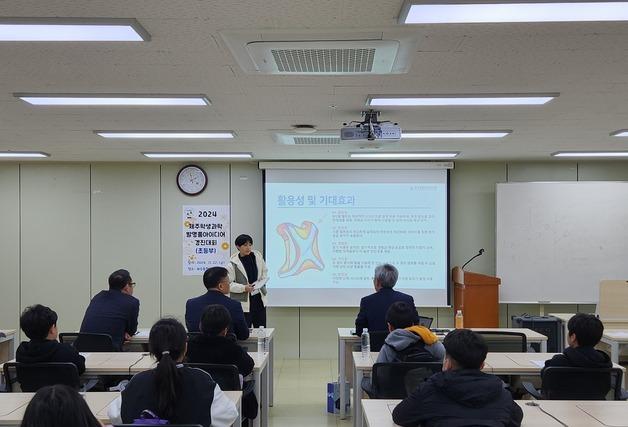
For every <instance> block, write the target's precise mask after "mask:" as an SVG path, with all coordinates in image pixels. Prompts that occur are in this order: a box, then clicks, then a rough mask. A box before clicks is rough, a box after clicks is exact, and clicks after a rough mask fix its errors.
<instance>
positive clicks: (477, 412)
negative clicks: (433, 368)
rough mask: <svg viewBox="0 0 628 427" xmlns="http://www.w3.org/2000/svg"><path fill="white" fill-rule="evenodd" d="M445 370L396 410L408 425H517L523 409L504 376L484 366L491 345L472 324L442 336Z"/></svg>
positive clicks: (398, 419)
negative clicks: (472, 327)
mask: <svg viewBox="0 0 628 427" xmlns="http://www.w3.org/2000/svg"><path fill="white" fill-rule="evenodd" d="M443 345H444V346H445V352H446V353H445V361H444V363H443V372H439V373H437V374H434V375H433V376H431V377H430V378H428V379H427V380H426V381H425V382H424V383H422V384H421V385H419V386H418V387H417V389H416V390H415V391H414V392H412V394H410V396H408V397H406V398H405V399H404V400H402V401H401V403H399V405H397V407H396V408H395V409H394V410H393V414H392V415H393V421H394V422H395V423H397V424H399V425H401V426H404V427H415V426H417V425H419V424H420V425H422V426H424V427H436V426H448V425H452V426H453V425H455V426H462V425H464V426H469V425H492V426H507V427H518V426H520V425H521V420H522V418H523V412H522V410H521V408H520V407H519V405H517V404H516V403H515V402H514V401H513V400H512V397H511V395H510V393H509V392H508V391H507V390H505V389H504V386H503V383H502V381H501V380H500V379H499V378H498V377H496V376H494V375H490V374H485V373H483V372H482V371H481V369H482V367H483V366H484V359H486V354H487V352H488V347H487V345H486V342H485V341H484V339H483V338H482V337H481V336H480V335H478V334H476V333H475V332H473V331H471V330H469V329H457V330H455V331H452V332H450V333H449V334H447V336H446V337H445V339H444V340H443Z"/></svg>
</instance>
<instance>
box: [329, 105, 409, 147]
mask: <svg viewBox="0 0 628 427" xmlns="http://www.w3.org/2000/svg"><path fill="white" fill-rule="evenodd" d="M378 117H379V111H375V110H368V111H362V121H359V122H358V121H353V122H350V123H343V124H342V126H343V127H342V128H340V139H341V140H342V141H382V142H394V141H399V140H400V139H401V128H400V127H399V125H398V124H397V123H392V122H390V121H379V120H378Z"/></svg>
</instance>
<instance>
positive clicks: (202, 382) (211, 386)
mask: <svg viewBox="0 0 628 427" xmlns="http://www.w3.org/2000/svg"><path fill="white" fill-rule="evenodd" d="M148 343H149V347H150V352H151V354H152V355H153V357H154V358H155V359H157V367H156V368H154V369H151V370H148V371H144V372H140V373H139V374H137V375H135V376H134V377H133V378H131V381H129V384H128V385H127V386H126V388H125V389H124V391H123V392H122V397H121V407H120V400H116V401H114V403H113V404H112V405H111V406H110V408H109V416H110V418H111V419H112V421H114V420H115V421H117V420H119V419H120V417H121V418H122V421H123V422H124V423H127V424H129V423H133V422H134V420H139V419H141V418H142V417H143V415H146V414H149V416H151V417H152V418H155V419H156V418H158V419H161V420H168V421H169V422H167V423H165V424H201V425H203V427H210V426H211V427H227V426H230V425H231V424H233V422H234V421H235V420H236V418H237V417H238V411H237V410H236V407H235V404H234V403H233V402H232V401H231V400H229V398H228V397H227V396H226V395H225V394H224V393H223V391H222V390H221V389H220V387H219V386H218V385H217V384H216V383H215V382H214V380H212V378H211V376H209V374H208V373H207V372H205V371H202V370H200V369H195V368H186V367H184V366H183V365H182V364H181V362H182V361H183V359H184V357H185V353H186V350H187V333H186V331H185V328H184V327H183V325H182V324H181V323H179V321H177V320H176V319H161V320H159V321H158V322H157V323H155V324H154V325H153V327H152V328H151V330H150V335H149V338H148ZM144 417H145V418H147V417H146V416H144ZM152 424H156V423H155V422H153V423H152Z"/></svg>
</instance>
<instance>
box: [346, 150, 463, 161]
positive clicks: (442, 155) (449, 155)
mask: <svg viewBox="0 0 628 427" xmlns="http://www.w3.org/2000/svg"><path fill="white" fill-rule="evenodd" d="M458 154H460V153H459V152H438V153H437V152H425V151H424V152H416V153H401V152H400V153H391V152H388V153H349V157H350V158H352V159H388V160H390V159H453V158H454V157H456V156H457V155H458Z"/></svg>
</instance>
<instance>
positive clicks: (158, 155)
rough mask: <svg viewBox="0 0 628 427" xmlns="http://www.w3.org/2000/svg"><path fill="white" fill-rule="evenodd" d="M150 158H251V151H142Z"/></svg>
mask: <svg viewBox="0 0 628 427" xmlns="http://www.w3.org/2000/svg"><path fill="white" fill-rule="evenodd" d="M142 154H143V155H144V156H146V157H148V158H150V159H252V158H253V154H252V153H142Z"/></svg>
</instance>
